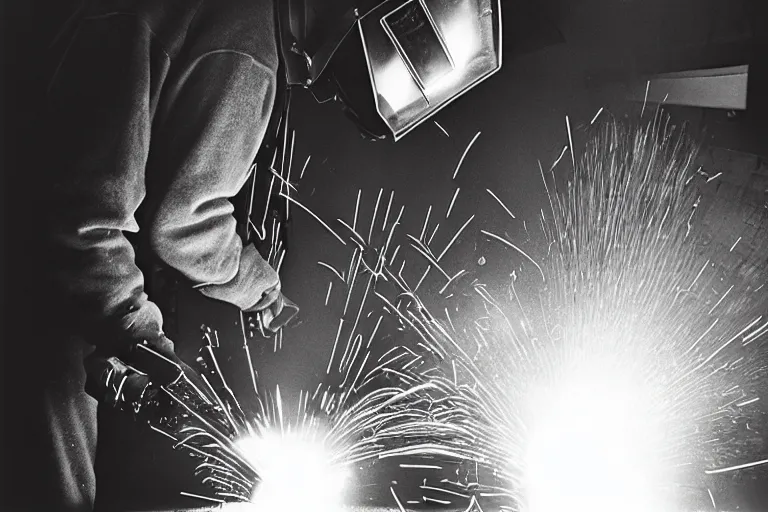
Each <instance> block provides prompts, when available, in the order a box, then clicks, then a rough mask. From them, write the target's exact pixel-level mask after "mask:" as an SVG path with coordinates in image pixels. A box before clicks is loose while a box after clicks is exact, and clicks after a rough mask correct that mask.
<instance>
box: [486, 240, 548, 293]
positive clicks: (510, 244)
mask: <svg viewBox="0 0 768 512" xmlns="http://www.w3.org/2000/svg"><path fill="white" fill-rule="evenodd" d="M480 232H481V233H482V234H484V235H485V236H487V237H490V238H493V239H495V240H498V241H499V242H501V243H503V244H504V245H506V246H507V247H511V248H512V249H514V250H516V251H517V252H519V253H520V254H522V255H523V256H524V257H525V258H526V259H527V260H528V261H530V262H531V263H533V264H534V265H535V266H536V268H537V269H538V270H539V273H540V274H541V279H542V280H543V281H546V277H544V271H543V270H542V269H541V267H540V266H539V264H538V263H536V261H534V259H533V258H531V257H530V256H528V254H527V253H526V252H525V251H523V250H522V249H520V248H519V247H518V246H516V245H515V244H513V243H512V242H510V241H509V240H507V239H506V238H502V237H500V236H499V235H496V234H494V233H491V232H490V231H486V230H484V229H481V230H480Z"/></svg>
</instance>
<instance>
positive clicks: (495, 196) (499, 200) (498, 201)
mask: <svg viewBox="0 0 768 512" xmlns="http://www.w3.org/2000/svg"><path fill="white" fill-rule="evenodd" d="M485 191H486V192H488V193H489V194H490V195H491V197H492V198H494V199H495V200H496V202H497V203H499V204H500V205H501V207H502V208H504V211H505V212H507V214H508V215H509V216H510V217H512V218H513V219H514V218H515V214H514V213H512V212H511V211H509V208H507V205H505V204H504V202H503V201H502V200H501V199H499V197H498V196H497V195H496V194H494V193H493V192H491V189H488V188H487V189H485Z"/></svg>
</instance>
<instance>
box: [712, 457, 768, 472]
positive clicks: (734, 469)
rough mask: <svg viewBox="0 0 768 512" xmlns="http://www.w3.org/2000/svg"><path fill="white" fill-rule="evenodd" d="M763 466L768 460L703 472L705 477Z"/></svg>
mask: <svg viewBox="0 0 768 512" xmlns="http://www.w3.org/2000/svg"><path fill="white" fill-rule="evenodd" d="M763 464H768V459H764V460H758V461H755V462H749V463H747V464H739V465H738V466H731V467H728V468H722V469H708V470H706V471H704V473H706V474H707V475H717V474H719V473H728V472H730V471H738V470H740V469H747V468H754V467H756V466H761V465H763Z"/></svg>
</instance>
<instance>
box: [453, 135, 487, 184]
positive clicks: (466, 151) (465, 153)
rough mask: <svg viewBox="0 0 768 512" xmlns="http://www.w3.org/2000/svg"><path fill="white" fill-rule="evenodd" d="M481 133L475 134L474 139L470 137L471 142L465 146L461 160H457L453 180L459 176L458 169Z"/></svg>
mask: <svg viewBox="0 0 768 512" xmlns="http://www.w3.org/2000/svg"><path fill="white" fill-rule="evenodd" d="M480 133H481V132H477V133H476V134H475V136H474V137H472V140H471V141H469V144H468V145H467V147H466V149H465V150H464V153H463V154H462V155H461V158H460V159H459V163H458V164H457V165H456V170H454V171H453V178H452V179H454V180H455V179H456V176H457V175H458V174H459V169H460V168H461V164H462V163H464V158H466V156H467V153H469V149H470V148H471V147H472V144H474V143H475V141H476V140H477V138H478V137H480Z"/></svg>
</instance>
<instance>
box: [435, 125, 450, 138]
mask: <svg viewBox="0 0 768 512" xmlns="http://www.w3.org/2000/svg"><path fill="white" fill-rule="evenodd" d="M434 123H435V126H437V127H438V128H440V131H441V132H443V134H445V136H446V137H450V135H448V132H447V131H445V128H443V127H442V126H440V123H438V122H437V121H434Z"/></svg>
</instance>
